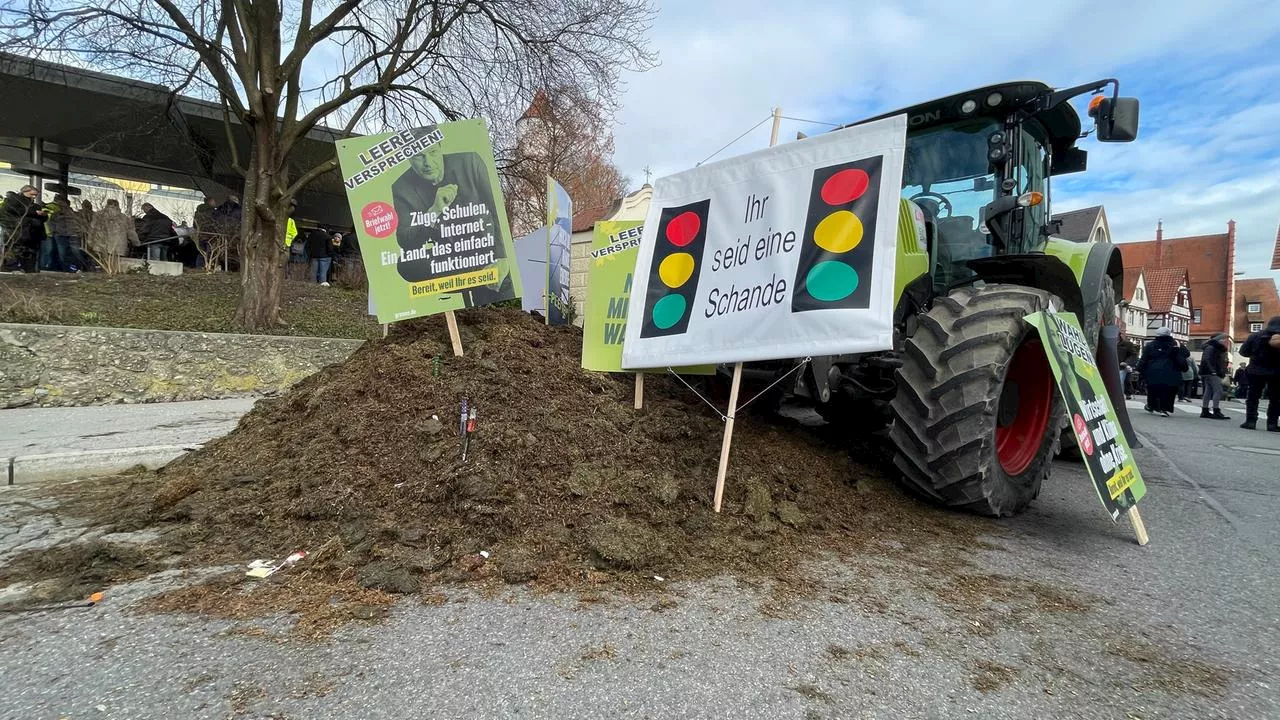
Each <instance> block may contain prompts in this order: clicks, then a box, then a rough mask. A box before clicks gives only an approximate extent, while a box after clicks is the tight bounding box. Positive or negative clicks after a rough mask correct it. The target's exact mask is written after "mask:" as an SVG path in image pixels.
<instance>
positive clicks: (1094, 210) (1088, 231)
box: [1053, 205, 1102, 242]
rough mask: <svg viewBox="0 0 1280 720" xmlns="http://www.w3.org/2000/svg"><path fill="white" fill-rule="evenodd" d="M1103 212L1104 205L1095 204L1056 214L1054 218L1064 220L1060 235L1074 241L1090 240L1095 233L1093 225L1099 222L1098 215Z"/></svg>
mask: <svg viewBox="0 0 1280 720" xmlns="http://www.w3.org/2000/svg"><path fill="white" fill-rule="evenodd" d="M1101 214H1102V206H1101V205H1094V206H1093V207H1087V208H1081V209H1080V210H1072V211H1071V212H1064V213H1058V214H1057V215H1054V216H1053V219H1054V220H1060V221H1061V222H1062V229H1061V230H1060V231H1058V237H1060V238H1063V239H1065V240H1070V241H1072V242H1089V240H1090V238H1091V236H1092V235H1093V226H1094V225H1096V224H1097V223H1098V216H1099V215H1101Z"/></svg>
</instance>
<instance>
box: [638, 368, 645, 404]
mask: <svg viewBox="0 0 1280 720" xmlns="http://www.w3.org/2000/svg"><path fill="white" fill-rule="evenodd" d="M642 407H644V373H642V372H638V373H636V410H639V409H640V408H642Z"/></svg>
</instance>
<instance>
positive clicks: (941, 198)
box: [911, 190, 954, 217]
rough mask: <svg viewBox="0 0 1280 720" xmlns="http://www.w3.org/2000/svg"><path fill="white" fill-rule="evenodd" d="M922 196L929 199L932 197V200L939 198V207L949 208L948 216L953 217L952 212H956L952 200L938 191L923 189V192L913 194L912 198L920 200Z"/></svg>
mask: <svg viewBox="0 0 1280 720" xmlns="http://www.w3.org/2000/svg"><path fill="white" fill-rule="evenodd" d="M920 198H928V199H930V200H937V201H938V207H939V209H941V208H946V209H947V217H951V215H952V213H953V212H954V209H953V208H952V207H951V201H950V200H948V199H947V198H946V197H945V196H943V195H939V194H938V193H936V192H930V191H928V190H925V191H923V192H918V193H916V194H915V195H912V196H911V199H912V200H919V199H920ZM938 217H942V216H941V215H938Z"/></svg>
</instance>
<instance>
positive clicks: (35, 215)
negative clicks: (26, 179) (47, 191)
mask: <svg viewBox="0 0 1280 720" xmlns="http://www.w3.org/2000/svg"><path fill="white" fill-rule="evenodd" d="M2 211H3V213H4V223H3V225H4V227H5V228H6V229H8V234H7V235H6V236H5V246H6V247H12V248H14V254H15V255H17V257H18V261H19V263H20V264H21V267H22V271H23V272H29V273H30V272H40V263H39V261H38V260H39V253H40V246H41V245H42V244H43V243H44V236H45V233H44V223H45V220H46V219H47V217H48V213H46V212H45V209H44V205H43V204H42V203H41V202H40V191H39V190H36V189H35V188H34V187H33V186H31V185H24V186H23V187H22V190H20V191H19V192H17V193H9V194H8V195H7V196H6V197H5V200H4V207H3V208H2Z"/></svg>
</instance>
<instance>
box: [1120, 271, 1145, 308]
mask: <svg viewBox="0 0 1280 720" xmlns="http://www.w3.org/2000/svg"><path fill="white" fill-rule="evenodd" d="M1144 269H1145V268H1143V267H1142V266H1141V265H1138V266H1136V267H1126V268H1125V269H1124V295H1122V296H1120V299H1121V300H1123V301H1125V302H1133V291H1134V290H1137V289H1138V279H1139V278H1141V277H1142V271H1143V270H1144Z"/></svg>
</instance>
